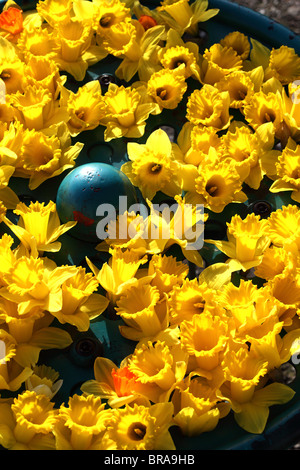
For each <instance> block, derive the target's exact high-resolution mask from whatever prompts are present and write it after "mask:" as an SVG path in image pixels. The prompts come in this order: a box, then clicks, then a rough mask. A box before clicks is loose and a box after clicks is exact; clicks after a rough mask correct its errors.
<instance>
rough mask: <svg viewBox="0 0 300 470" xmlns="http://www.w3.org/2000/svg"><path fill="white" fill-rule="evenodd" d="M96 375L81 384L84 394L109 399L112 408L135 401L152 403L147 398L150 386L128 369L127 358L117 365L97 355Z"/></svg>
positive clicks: (141, 403)
mask: <svg viewBox="0 0 300 470" xmlns="http://www.w3.org/2000/svg"><path fill="white" fill-rule="evenodd" d="M94 376H95V379H92V380H88V381H86V382H85V383H84V384H83V385H82V386H81V390H82V392H83V393H84V394H87V395H89V394H92V395H94V396H97V397H100V398H103V399H107V403H108V405H109V406H111V407H112V408H120V407H122V406H124V405H125V404H131V405H133V404H134V403H137V404H139V405H147V404H148V405H149V404H150V402H149V399H148V398H146V396H147V390H148V388H149V387H147V386H146V385H143V384H142V383H141V382H139V381H138V380H137V376H136V375H135V374H134V373H133V372H131V371H130V370H129V369H128V365H127V358H125V359H124V360H123V361H122V362H121V364H120V367H117V366H116V364H114V363H113V362H112V361H111V360H110V359H107V358H105V357H97V358H96V360H95V362H94Z"/></svg>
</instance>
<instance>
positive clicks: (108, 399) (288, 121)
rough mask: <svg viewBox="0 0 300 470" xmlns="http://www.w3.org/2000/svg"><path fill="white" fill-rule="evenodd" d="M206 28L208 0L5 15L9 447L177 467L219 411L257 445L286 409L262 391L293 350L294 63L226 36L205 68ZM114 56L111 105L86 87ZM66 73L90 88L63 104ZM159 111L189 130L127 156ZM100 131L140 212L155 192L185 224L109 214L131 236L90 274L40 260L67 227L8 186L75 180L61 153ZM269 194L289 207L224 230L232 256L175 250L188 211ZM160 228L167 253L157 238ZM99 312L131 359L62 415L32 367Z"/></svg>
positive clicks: (0, 286)
mask: <svg viewBox="0 0 300 470" xmlns="http://www.w3.org/2000/svg"><path fill="white" fill-rule="evenodd" d="M217 13H218V10H215V9H208V2H207V0H195V1H194V2H192V1H189V0H163V1H162V2H161V4H160V6H159V7H157V8H155V9H152V10H150V9H148V8H147V7H146V6H143V5H142V4H140V2H139V1H138V0H136V1H135V0H123V1H121V0H92V1H86V0H67V1H65V2H61V1H59V0H40V1H39V2H38V3H37V6H36V10H35V11H31V12H22V11H21V9H20V7H18V5H16V4H15V3H14V2H13V1H12V0H9V1H8V2H7V3H6V5H5V7H4V10H3V12H2V13H1V14H0V57H1V60H0V79H1V81H0V92H1V93H0V101H1V102H0V119H1V121H0V139H1V144H0V155H1V158H0V199H1V201H2V203H1V205H0V217H1V219H0V220H1V223H2V226H4V227H5V229H8V230H7V231H9V233H11V234H12V235H13V236H11V235H10V234H8V233H3V235H2V237H1V239H0V260H1V262H0V391H1V390H3V391H5V392H12V393H14V396H15V398H10V397H9V398H1V399H0V445H2V446H3V447H5V448H7V449H21V450H23V449H30V450H41V449H44V450H46V449H58V450H151V449H156V450H173V449H175V444H174V440H175V439H174V435H175V434H176V432H177V433H179V435H180V434H181V435H183V436H188V437H195V436H199V435H201V434H202V433H204V432H208V431H212V430H213V429H215V428H216V426H217V425H218V424H219V421H221V420H222V418H225V417H226V416H227V415H228V414H229V413H232V414H233V415H234V418H235V420H236V422H237V424H238V425H239V426H240V427H241V428H242V429H244V430H246V431H248V432H249V433H262V432H263V431H264V429H265V426H266V423H267V420H268V416H269V408H270V406H272V405H276V404H284V403H287V402H289V401H290V400H291V399H292V398H293V396H294V391H293V389H292V388H290V387H289V386H287V385H286V384H284V383H282V382H280V381H278V382H276V380H275V378H276V377H278V374H276V372H278V369H280V367H281V366H282V364H285V363H287V362H288V361H290V359H291V357H292V356H293V354H295V353H298V352H299V349H300V348H299V344H300V320H299V316H300V207H299V203H300V104H299V101H300V100H299V96H300V87H299V83H298V80H299V79H300V58H299V57H298V55H297V54H296V53H295V51H294V50H293V49H292V48H289V47H287V46H282V47H280V48H277V49H275V48H273V49H272V50H269V49H268V48H266V47H265V46H264V45H262V44H261V43H259V42H258V41H256V40H255V39H253V38H248V37H247V36H245V35H244V34H242V33H240V32H237V31H236V32H232V33H230V34H228V35H227V36H225V37H224V38H223V39H222V40H220V42H219V43H216V44H213V45H212V46H210V47H207V48H206V49H205V50H204V51H201V50H200V47H199V43H197V34H198V27H199V23H201V22H204V21H207V20H209V19H210V18H212V17H214V16H215V15H216V14H217ZM109 55H110V56H113V57H114V58H115V59H116V60H117V61H119V62H118V67H117V69H116V72H115V76H116V82H115V83H110V84H109V86H108V87H107V90H105V91H104V90H103V89H102V88H101V85H100V82H99V81H98V80H93V81H87V80H86V74H87V71H88V69H89V67H91V66H93V65H95V64H97V63H98V62H99V61H101V60H103V59H105V58H106V57H107V56H109ZM69 76H71V79H72V80H73V82H74V81H76V82H83V81H84V80H85V82H84V83H81V84H80V83H79V84H78V85H80V86H78V87H77V89H76V90H73V89H71V87H69V86H68V83H69V81H68V77H69ZM72 80H71V81H72ZM73 84H74V83H73ZM167 110H171V112H174V113H176V112H177V113H178V115H179V114H180V116H181V118H182V116H183V117H184V121H183V125H182V127H181V130H180V132H179V133H178V135H177V136H175V137H174V139H172V140H171V138H170V136H169V135H168V134H167V133H166V132H165V131H163V130H162V129H157V130H154V131H153V132H152V133H151V134H150V135H149V136H148V137H147V139H145V140H143V142H142V143H140V142H137V141H136V140H137V139H139V138H141V137H143V136H144V134H145V131H146V126H147V121H148V120H149V119H150V118H151V117H152V116H153V117H154V118H155V116H157V115H159V114H162V113H164V112H167ZM98 126H102V127H103V128H104V140H105V141H106V142H109V141H112V140H114V139H118V138H123V137H126V138H128V139H129V140H130V142H129V143H128V147H127V152H128V161H127V162H126V163H125V164H124V165H123V166H122V171H123V172H124V173H125V174H126V175H127V177H128V178H129V179H130V181H131V182H132V184H133V185H134V186H136V187H137V188H139V190H140V192H141V194H142V196H143V198H144V199H145V200H146V201H147V203H148V205H149V207H150V208H151V207H152V204H153V200H155V197H156V195H157V194H159V193H162V194H164V195H165V196H166V197H168V198H170V200H173V199H174V201H176V202H177V204H178V213H176V212H175V213H174V214H173V216H172V218H171V220H166V219H164V217H163V215H162V216H161V215H153V214H151V216H149V217H148V218H146V219H145V218H143V217H142V216H141V214H139V213H134V212H131V213H129V214H128V213H125V214H120V215H119V217H118V219H117V221H114V222H110V223H109V224H108V226H107V232H108V234H110V233H111V234H113V233H114V234H116V233H118V234H119V231H117V230H116V228H118V227H120V226H122V227H124V223H125V225H126V224H128V225H127V228H129V225H130V226H131V227H132V226H134V227H135V234H134V236H132V234H131V235H130V234H129V232H128V236H127V237H126V236H125V237H124V236H122V237H118V236H115V237H112V236H108V237H107V238H106V239H105V240H104V241H102V242H101V243H100V244H99V245H98V246H97V247H96V249H97V250H99V251H105V252H107V254H108V255H109V257H108V261H107V262H106V263H104V264H103V265H102V266H101V267H98V266H95V265H94V264H93V263H92V262H91V260H90V259H88V258H87V259H86V261H87V264H88V267H89V269H90V272H87V271H86V270H85V269H84V268H83V267H76V266H57V265H56V263H55V262H54V261H53V260H52V258H51V257H50V256H49V257H48V256H47V253H50V254H51V253H55V252H57V251H59V250H60V248H61V242H59V241H58V239H59V237H60V236H61V235H62V234H63V233H65V232H67V231H69V230H71V229H72V227H73V226H74V225H75V224H76V222H74V223H73V222H68V223H66V224H63V225H61V223H60V220H59V218H58V215H57V212H56V206H55V203H54V202H52V201H50V202H49V203H47V204H46V203H40V202H31V203H30V204H29V205H26V204H24V203H22V202H20V201H19V199H18V197H17V195H16V194H15V193H14V191H13V190H12V189H11V188H10V187H9V183H10V178H11V177H13V176H14V177H21V178H27V179H28V180H29V188H30V189H31V190H33V189H36V188H37V187H38V186H39V185H40V184H42V183H44V182H45V181H46V180H47V179H49V178H52V177H56V176H58V175H60V174H61V173H62V172H64V171H65V170H67V169H70V168H72V167H74V166H75V164H76V158H77V156H78V155H79V153H80V151H81V149H82V147H83V144H81V143H80V142H76V143H74V141H73V138H77V137H78V136H79V135H80V134H81V133H82V132H86V131H92V130H94V129H96V128H97V127H98ZM269 180H270V185H269V186H270V191H271V192H272V193H277V192H281V191H286V192H289V194H290V196H291V199H292V200H293V204H289V205H288V206H286V207H282V208H281V209H278V210H276V211H274V212H273V213H271V215H270V216H269V217H267V218H264V219H262V218H260V216H258V215H255V214H249V215H247V216H246V217H245V218H242V217H241V216H240V215H235V216H233V217H232V218H231V220H230V221H228V222H227V236H226V239H225V240H212V239H206V240H205V242H206V243H207V244H209V245H214V247H215V249H217V250H219V251H220V252H222V253H223V255H224V256H225V258H226V261H225V262H222V263H215V264H212V265H211V266H208V267H203V266H204V263H203V259H202V254H201V250H200V251H199V250H196V249H195V250H191V249H189V247H188V239H184V237H182V238H180V239H178V237H176V233H177V228H178V227H179V226H180V225H181V224H182V213H183V212H184V211H190V212H191V215H192V216H193V221H194V223H193V226H195V225H196V224H197V223H198V222H199V220H198V218H197V217H198V216H197V212H196V209H195V208H196V206H197V205H198V204H201V205H203V206H204V208H205V214H204V224H205V222H206V220H207V218H208V217H210V218H211V219H213V216H214V213H222V211H223V210H224V208H225V207H226V206H227V205H229V204H231V203H243V202H245V201H246V200H247V198H248V196H247V191H248V190H249V189H250V190H251V191H253V190H257V189H259V187H260V186H261V184H262V182H263V181H269ZM50 184H51V183H50ZM7 209H10V210H12V211H13V214H14V217H15V219H14V220H16V219H17V220H18V221H17V222H16V223H14V222H13V221H12V220H11V217H9V216H8V213H7V212H6V210H7ZM202 221H203V218H202ZM153 223H154V225H155V226H156V227H157V228H158V230H160V229H161V231H163V230H164V229H165V228H166V226H167V227H168V229H169V235H168V237H165V238H164V237H150V236H149V230H148V229H149V225H151V224H153ZM192 229H193V227H191V230H192ZM164 233H166V232H164ZM145 234H148V235H147V236H146V235H145ZM123 235H124V234H123ZM129 235H130V236H129ZM204 236H205V231H204ZM174 245H177V246H176V248H179V251H180V253H181V255H180V256H178V257H176V256H174V255H172V254H170V253H168V249H169V248H170V247H171V246H174ZM191 263H192V264H193V265H197V266H198V267H199V268H201V269H200V271H201V272H200V274H199V275H197V276H196V277H195V276H194V275H192V273H191V270H190V269H189V267H190V264H191ZM240 273H242V275H243V276H239V277H243V279H241V280H239V281H238V282H234V279H235V277H234V275H235V274H238V275H239V274H240ZM248 274H249V275H253V277H252V278H251V277H249V276H248V277H247V275H248ZM257 279H258V280H259V281H261V284H260V283H257V282H256V281H257ZM100 292H101V293H100ZM105 310H106V311H107V312H113V314H114V315H115V316H116V317H117V318H118V319H119V320H120V326H119V331H120V340H122V338H126V340H130V341H132V344H133V348H132V353H131V354H130V355H128V356H127V357H124V358H123V360H122V361H121V362H120V364H115V363H113V362H112V361H111V360H110V359H108V358H105V357H97V358H96V360H95V363H94V378H93V379H91V380H88V381H86V382H85V383H84V384H82V386H81V394H76V395H74V396H72V397H70V398H69V402H68V403H64V404H62V405H60V406H59V407H58V406H56V404H55V395H56V393H57V391H58V390H59V388H60V387H61V386H62V382H63V377H62V378H59V374H58V373H57V372H56V371H55V370H53V369H52V368H50V367H47V366H45V365H40V364H39V356H40V352H41V351H42V350H47V349H52V348H56V349H65V348H67V347H68V346H70V344H71V343H72V337H71V335H70V334H69V333H68V332H67V330H66V329H64V328H60V327H59V325H60V324H61V325H65V324H68V325H72V327H75V328H76V329H78V330H79V331H87V330H88V329H89V326H90V321H92V320H93V319H95V318H97V317H98V316H99V315H101V314H102V313H103V312H104V311H105ZM53 322H54V325H56V326H53V325H52V323H53ZM57 325H58V326H57ZM16 395H17V396H16ZM220 425H221V424H220ZM174 433H175V434H174ZM200 439H201V437H200Z"/></svg>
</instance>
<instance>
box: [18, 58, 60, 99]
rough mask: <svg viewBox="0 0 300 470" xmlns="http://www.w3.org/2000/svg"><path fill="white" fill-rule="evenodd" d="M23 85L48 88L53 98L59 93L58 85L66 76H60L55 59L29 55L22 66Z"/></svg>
mask: <svg viewBox="0 0 300 470" xmlns="http://www.w3.org/2000/svg"><path fill="white" fill-rule="evenodd" d="M24 75H25V76H24V77H23V81H24V87H27V86H28V85H30V86H37V87H39V86H41V87H42V88H44V89H46V90H49V91H50V92H51V94H52V96H53V98H54V99H56V98H57V97H58V94H59V93H60V86H62V85H63V83H64V81H65V80H66V77H61V76H60V74H59V67H58V65H57V64H56V62H55V60H50V59H48V58H47V57H36V56H31V57H30V59H29V60H28V61H27V63H26V65H25V68H24Z"/></svg>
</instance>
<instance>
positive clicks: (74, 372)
mask: <svg viewBox="0 0 300 470" xmlns="http://www.w3.org/2000/svg"><path fill="white" fill-rule="evenodd" d="M4 3H5V2H1V4H2V5H3V4H4ZM19 4H20V5H21V6H22V7H23V8H24V9H32V8H34V7H35V3H31V2H27V1H24V2H19ZM144 4H145V5H146V6H148V7H150V8H153V7H155V6H157V5H159V2H158V1H154V0H152V1H151V0H149V1H147V2H144ZM0 6H1V5H0ZM209 8H219V9H220V12H219V14H218V15H217V16H216V17H214V18H212V19H211V20H209V21H208V22H206V23H202V24H201V25H200V27H201V29H203V30H204V32H205V36H204V37H205V42H204V43H203V50H204V48H206V47H209V46H210V45H212V44H214V43H216V42H218V41H219V40H220V39H222V38H223V37H224V36H225V35H226V34H228V33H229V32H231V31H240V32H242V33H244V34H245V35H248V36H249V37H252V38H254V39H257V40H258V41H261V42H262V43H263V44H265V45H266V46H268V47H269V48H272V47H275V48H277V47H280V46H281V45H287V46H290V47H293V48H294V49H295V51H296V52H297V53H298V54H300V38H299V36H296V35H295V34H294V33H293V32H292V31H290V30H288V29H287V28H285V27H284V26H281V25H280V24H278V23H276V22H274V21H272V20H270V19H268V18H267V17H265V16H263V15H260V14H258V13H255V12H253V11H251V10H249V9H247V8H245V7H241V6H239V5H236V4H234V3H231V2H228V1H224V0H223V1H222V0H211V1H210V2H209ZM118 63H119V62H118V61H117V60H116V59H114V58H112V57H108V58H107V59H105V60H103V61H102V62H100V63H99V64H96V65H95V66H93V67H91V68H90V69H89V70H88V72H87V74H86V77H85V80H84V82H88V81H90V80H92V79H98V78H99V77H101V76H103V74H110V75H112V76H113V74H114V71H115V70H116V67H117V66H118ZM82 84H83V82H81V85H82ZM73 85H74V83H73ZM184 110H185V105H184V103H183V104H182V105H181V106H179V107H178V109H176V110H175V112H173V111H172V112H170V111H167V110H164V111H163V113H161V115H159V116H156V117H151V118H150V119H149V120H148V121H147V127H146V133H145V135H144V136H143V140H145V139H146V138H147V135H149V134H150V133H151V132H152V131H153V130H154V129H155V128H157V127H159V126H164V125H167V126H172V127H173V128H174V132H175V133H178V132H179V131H180V129H181V126H182V123H183V122H184V116H185V114H184ZM78 140H79V141H80V142H83V143H84V144H85V145H84V148H83V150H82V152H81V153H80V155H79V157H78V159H77V162H76V166H79V165H83V164H87V163H95V162H100V163H106V164H110V165H112V166H113V167H115V168H117V169H119V168H120V166H121V165H122V163H124V162H125V161H126V160H127V154H126V146H127V140H126V139H116V140H115V141H111V142H109V143H106V142H104V138H103V128H102V127H99V128H97V129H95V131H92V132H89V133H82V134H81V135H79V137H78ZM65 176H66V173H64V174H63V175H61V176H60V177H57V178H53V179H52V180H48V181H47V182H45V183H43V184H42V185H41V186H40V187H39V188H37V189H36V190H34V191H29V189H28V183H27V181H26V180H22V179H18V178H12V180H11V181H12V187H13V189H14V190H15V191H16V192H17V194H18V195H20V196H21V197H23V198H27V200H28V199H31V198H32V199H35V200H38V201H40V202H42V201H45V202H47V201H49V200H50V199H52V200H54V201H55V200H56V194H57V191H58V188H59V186H60V184H61V182H62V180H63V178H64V177H65ZM261 201H262V202H267V204H271V205H272V206H273V208H274V209H277V208H280V207H281V206H282V205H283V204H288V203H293V204H295V203H294V202H293V201H291V200H290V198H289V196H288V195H287V194H286V193H283V194H277V195H276V196H275V195H274V194H269V192H268V185H265V186H264V185H262V188H261V189H260V190H259V191H252V192H251V194H249V200H248V201H247V202H246V203H245V204H240V205H238V211H237V210H236V209H237V205H234V207H229V208H226V211H224V213H222V214H220V215H219V216H215V220H214V222H215V224H216V226H217V227H219V229H220V227H221V228H222V227H223V228H224V226H225V223H226V221H227V220H228V217H230V216H231V215H233V213H240V214H243V213H247V211H249V206H250V204H255V203H256V202H261ZM219 233H221V232H219ZM60 241H62V249H61V251H60V252H59V253H57V254H53V255H52V256H53V259H54V260H55V261H56V262H57V263H58V264H59V263H61V264H64V263H69V264H75V265H84V263H85V257H86V256H88V257H89V258H90V259H91V260H92V261H93V262H94V263H95V264H97V265H98V266H99V267H100V266H101V264H102V263H103V262H104V261H105V260H106V258H105V255H104V254H101V253H99V252H95V250H94V245H93V244H92V243H90V242H85V241H83V240H79V239H77V238H75V237H72V236H70V235H69V234H65V235H63V236H62V237H61V238H60ZM203 250H204V251H203V254H204V257H205V259H206V262H207V264H210V263H213V262H215V261H216V259H218V258H217V257H218V256H219V254H218V253H217V251H216V250H213V249H212V248H211V247H210V248H209V247H207V246H205V247H204V248H203ZM119 325H120V322H119V321H118V320H114V319H113V318H110V317H109V315H108V314H105V313H104V314H103V315H101V316H100V318H99V319H97V320H95V321H92V322H91V327H90V330H89V331H88V332H85V333H79V332H78V331H77V330H76V329H74V328H72V327H70V326H66V327H64V328H65V329H67V330H68V331H69V332H70V334H71V335H72V338H73V344H72V346H71V347H70V348H68V349H67V350H64V351H57V350H51V351H47V352H45V351H42V352H41V354H40V360H39V363H40V364H46V365H49V366H52V367H53V368H54V369H55V370H57V371H58V372H59V374H60V377H61V378H62V379H63V381H64V383H63V387H62V388H61V389H60V391H59V392H58V394H57V395H56V396H55V400H56V403H57V405H58V406H59V405H60V404H61V403H62V402H65V403H67V402H68V399H69V396H72V395H73V394H74V393H80V386H81V385H82V383H83V382H85V381H86V380H89V379H93V378H94V373H93V363H94V359H95V358H96V357H97V356H99V355H102V356H105V357H108V358H109V359H111V360H112V361H113V362H115V363H116V364H118V363H120V361H121V360H122V359H123V358H124V357H125V356H127V355H128V354H130V353H131V352H132V351H133V349H134V346H135V343H133V342H131V341H129V340H126V339H124V338H122V337H121V335H120V333H119V329H118V328H119ZM61 327H62V326H61ZM296 370H297V377H296V379H295V380H294V381H293V382H292V383H290V384H289V386H290V387H291V388H293V389H294V390H295V391H296V395H295V397H294V398H293V399H292V400H291V401H290V402H289V403H288V404H286V405H280V406H272V407H271V408H270V416H269V419H268V423H267V426H266V429H265V431H264V432H263V433H262V434H261V435H253V434H249V433H247V432H245V431H243V430H242V429H241V428H240V427H239V426H238V425H237V424H236V422H235V421H234V418H233V414H232V413H230V414H229V415H228V416H227V417H226V418H223V419H222V420H220V422H219V424H218V426H217V428H216V429H215V430H214V431H212V432H208V433H204V434H201V435H199V436H198V437H194V438H188V437H184V436H182V435H181V433H180V432H179V431H178V430H177V428H172V429H171V433H172V436H173V438H174V442H175V445H176V448H177V450H221V449H226V450H258V449H259V450H275V449H276V450H279V449H287V448H289V447H290V446H292V445H293V444H294V443H296V442H297V441H299V440H300V426H299V422H300V421H299V420H300V367H299V366H297V367H296ZM1 395H2V396H4V394H2V393H1Z"/></svg>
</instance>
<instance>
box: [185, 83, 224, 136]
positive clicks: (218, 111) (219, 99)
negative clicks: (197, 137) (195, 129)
mask: <svg viewBox="0 0 300 470" xmlns="http://www.w3.org/2000/svg"><path fill="white" fill-rule="evenodd" d="M229 105H230V95H229V92H228V91H224V92H219V91H218V89H217V88H215V87H213V86H212V85H209V84H205V85H204V86H203V87H202V88H201V89H200V90H195V91H193V92H192V93H191V95H190V96H189V98H188V102H187V115H186V117H187V119H188V120H189V121H190V122H191V123H193V124H196V125H197V124H201V125H203V126H211V127H215V128H216V129H218V130H223V129H227V128H228V127H229V125H230V120H231V119H232V117H231V116H229Z"/></svg>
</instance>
